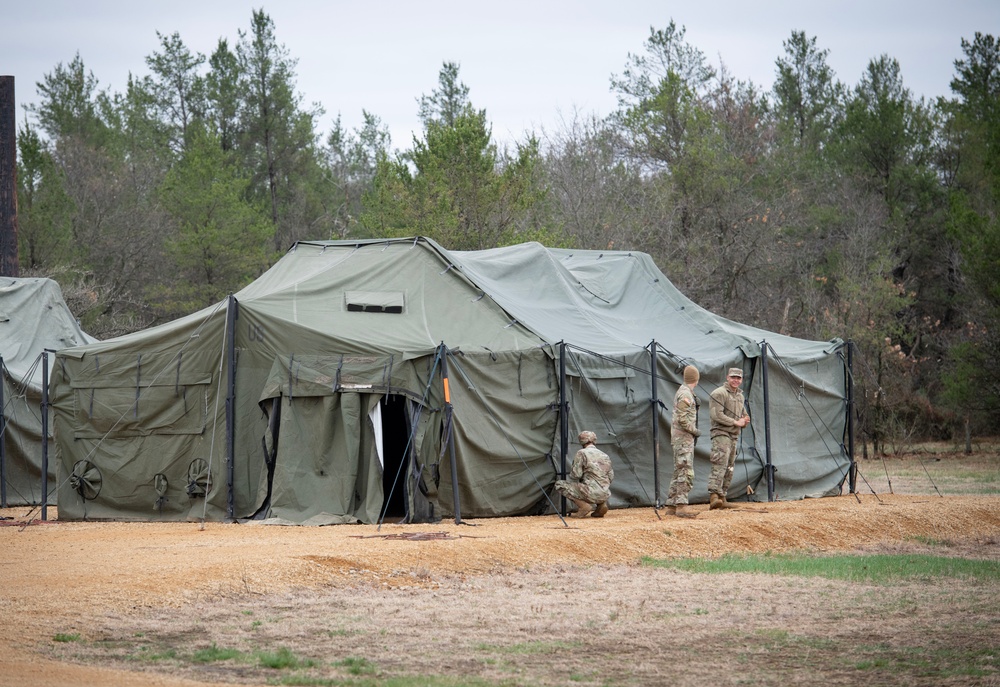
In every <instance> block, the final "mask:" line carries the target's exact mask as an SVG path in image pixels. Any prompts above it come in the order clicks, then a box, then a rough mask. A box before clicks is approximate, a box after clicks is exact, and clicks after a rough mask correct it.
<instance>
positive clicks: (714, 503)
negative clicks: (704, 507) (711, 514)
mask: <svg viewBox="0 0 1000 687" xmlns="http://www.w3.org/2000/svg"><path fill="white" fill-rule="evenodd" d="M722 504H723V500H722V497H721V496H719V495H718V494H715V493H713V494H712V495H711V496H710V497H709V499H708V509H709V510H715V509H716V508H722V507H723V505H722Z"/></svg>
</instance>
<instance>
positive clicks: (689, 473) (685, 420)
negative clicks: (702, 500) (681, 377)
mask: <svg viewBox="0 0 1000 687" xmlns="http://www.w3.org/2000/svg"><path fill="white" fill-rule="evenodd" d="M700 434H701V432H700V431H699V429H698V399H696V398H695V396H694V393H693V392H692V391H691V388H690V387H689V386H688V385H687V384H681V387H680V388H679V389H678V390H677V393H676V394H674V419H673V421H672V422H671V424H670V447H671V448H672V449H673V451H674V477H673V480H672V481H671V482H670V491H669V492H667V505H668V506H686V505H687V504H688V493H689V492H690V491H691V485H692V484H694V445H695V442H696V441H697V437H698V436H699V435H700Z"/></svg>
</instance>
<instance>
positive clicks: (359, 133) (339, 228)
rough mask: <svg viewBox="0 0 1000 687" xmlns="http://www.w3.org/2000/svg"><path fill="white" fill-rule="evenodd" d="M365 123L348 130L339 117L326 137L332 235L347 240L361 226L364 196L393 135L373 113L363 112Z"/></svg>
mask: <svg viewBox="0 0 1000 687" xmlns="http://www.w3.org/2000/svg"><path fill="white" fill-rule="evenodd" d="M362 116H363V118H364V124H363V126H362V127H361V128H360V129H355V130H354V131H353V132H347V131H345V130H344V128H343V126H342V125H341V121H340V117H339V116H338V117H337V119H336V120H335V121H334V124H333V128H332V129H331V131H330V134H329V136H328V137H327V147H326V151H325V153H326V163H325V169H326V170H327V171H326V173H327V179H328V186H329V188H331V189H334V192H333V193H331V194H329V195H328V196H327V203H328V205H327V207H326V214H327V215H328V216H329V217H331V218H333V219H332V221H333V231H332V232H331V235H332V236H333V237H336V238H340V239H345V238H347V237H349V236H351V235H353V234H355V233H356V232H358V230H359V228H360V217H361V213H362V211H363V205H362V195H363V194H364V193H365V191H367V190H368V189H369V188H371V185H372V182H373V181H374V179H375V173H376V169H377V166H378V160H379V159H380V158H384V157H386V156H387V155H388V151H389V146H390V143H391V138H390V136H389V130H388V128H387V127H386V126H385V125H384V124H383V123H382V121H381V120H380V119H379V118H378V117H377V116H376V115H373V114H371V113H370V112H366V111H363V112H362Z"/></svg>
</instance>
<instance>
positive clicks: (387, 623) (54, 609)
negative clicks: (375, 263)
mask: <svg viewBox="0 0 1000 687" xmlns="http://www.w3.org/2000/svg"><path fill="white" fill-rule="evenodd" d="M938 458H940V460H938ZM894 461H895V462H894ZM876 467H877V470H873V469H872V468H876ZM861 472H862V475H863V476H864V477H865V479H864V480H861V481H859V492H861V495H859V497H854V496H842V497H838V498H830V499H817V500H808V501H798V502H786V503H773V504H766V503H760V504H748V505H747V506H745V507H744V508H742V509H740V510H733V511H707V510H704V508H705V507H704V506H702V507H699V508H700V513H699V516H698V518H696V519H694V520H681V519H678V518H668V517H666V516H664V517H663V518H662V519H660V518H658V517H657V515H656V514H655V513H654V512H653V511H652V510H651V509H636V510H628V511H612V512H611V513H610V514H609V515H608V516H607V517H606V518H604V519H602V520H590V519H587V520H583V521H576V520H569V521H567V522H566V525H568V527H567V526H565V525H564V524H563V523H562V522H561V521H560V520H559V519H558V518H556V517H554V516H551V517H539V518H502V519H495V520H484V521H477V522H473V523H470V525H469V526H467V527H465V526H456V525H454V523H451V522H448V521H446V522H444V523H441V524H440V525H437V526H428V525H386V526H383V527H382V528H381V529H379V528H376V527H374V526H357V527H351V526H339V527H329V528H278V527H263V526H251V525H224V524H212V523H210V524H208V525H207V526H206V527H205V528H204V529H202V528H200V527H199V526H198V525H197V524H193V523H192V524H173V525H170V524H124V523H58V522H57V523H50V524H33V525H25V524H23V523H22V524H21V525H20V526H15V527H2V528H0V548H2V550H3V551H4V552H5V556H4V561H3V563H2V565H3V566H4V567H3V570H4V579H5V583H4V587H3V591H0V627H2V628H3V630H2V636H0V686H3V687H6V686H7V685H24V684H42V685H71V684H72V685H74V686H75V687H80V686H84V687H87V686H91V685H93V686H96V685H112V684H113V685H125V686H126V687H138V686H139V685H150V684H156V685H163V686H165V687H180V686H181V685H210V684H243V685H263V684H302V685H340V684H344V685H400V686H404V685H408V686H414V685H465V684H480V685H567V684H572V685H623V686H625V685H629V686H631V685H663V684H668V683H669V684H674V685H695V684H698V685H703V684H705V683H706V682H711V683H713V684H720V685H735V684H748V685H777V684H816V683H826V684H851V685H853V684H859V683H863V682H872V683H879V684H886V685H969V684H980V685H1000V659H998V658H997V657H998V655H1000V639H998V637H1000V620H998V618H1000V589H998V585H997V584H996V583H983V582H981V581H980V582H977V581H975V580H968V579H963V578H954V579H951V578H949V579H948V580H947V582H946V583H942V582H941V581H940V580H937V581H935V580H928V579H908V580H906V581H905V582H898V583H894V584H892V585H884V584H869V583H849V582H842V581H836V580H825V579H817V578H799V577H789V576H778V577H775V576H769V575H762V574H748V573H723V574H704V573H687V572H681V571H678V570H673V569H665V568H656V567H651V566H645V565H642V564H641V563H640V561H641V559H642V558H643V557H644V556H649V557H653V558H669V557H702V556H707V557H717V556H721V555H723V554H726V553H761V554H764V553H767V552H774V553H777V552H800V553H802V552H805V553H809V554H831V553H843V552H851V551H865V552H868V553H871V552H886V553H893V554H903V555H908V554H910V553H917V552H919V553H931V554H934V555H939V556H962V557H971V558H978V559H985V560H987V561H990V563H989V564H990V565H998V564H1000V496H998V495H997V494H998V492H1000V486H998V483H997V479H998V477H1000V456H998V454H997V453H992V454H990V455H988V456H986V457H983V456H973V457H972V458H971V459H969V458H967V457H964V456H963V455H962V454H960V453H957V454H956V453H951V452H941V451H937V452H934V454H933V456H929V455H926V454H924V455H921V456H920V457H919V459H917V458H915V457H912V456H910V457H901V458H893V459H887V460H886V462H885V463H883V462H882V461H867V462H866V463H862V465H861ZM878 472H887V473H888V477H887V478H886V479H885V482H883V483H881V484H878V486H876V484H877V482H876V480H877V477H876V476H875V475H877V474H878ZM873 473H874V474H873ZM889 482H891V484H892V492H893V493H889V489H888V488H887V486H888V483H889ZM991 484H992V485H993V486H992V491H989V490H990V486H989V485H991ZM980 489H982V490H983V491H979V490H980ZM872 491H874V494H873V493H872ZM938 492H941V493H943V494H944V496H943V497H942V496H938ZM979 493H986V494H987V495H985V496H977V495H975V494H979ZM953 494H954V495H953ZM3 514H4V515H14V516H18V517H20V516H23V513H20V514H18V513H11V512H10V511H7V512H4V513H3ZM36 516H37V514H36ZM54 638H58V639H59V640H63V641H54ZM199 652H201V653H199ZM227 652H228V653H227ZM227 655H229V657H228V658H226V656H227ZM199 659H212V660H204V661H202V660H199ZM267 664H272V665H273V664H279V665H283V666H284V667H267Z"/></svg>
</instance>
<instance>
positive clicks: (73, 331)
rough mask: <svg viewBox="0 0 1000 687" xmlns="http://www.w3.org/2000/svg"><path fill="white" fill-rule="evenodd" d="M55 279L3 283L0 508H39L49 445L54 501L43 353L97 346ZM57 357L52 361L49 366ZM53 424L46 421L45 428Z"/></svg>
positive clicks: (52, 491) (51, 477)
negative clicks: (45, 450) (44, 411)
mask: <svg viewBox="0 0 1000 687" xmlns="http://www.w3.org/2000/svg"><path fill="white" fill-rule="evenodd" d="M94 341H96V339H95V338H94V337H92V336H89V335H88V334H86V333H85V332H84V331H83V330H82V329H81V328H80V325H79V323H78V322H77V321H76V318H75V317H74V316H73V314H72V313H71V312H70V310H69V308H68V307H67V306H66V302H65V301H64V300H63V296H62V290H61V289H60V288H59V285H58V284H57V283H56V282H54V281H52V280H51V279H42V278H37V279H36V278H17V277H2V278H0V358H2V365H0V370H2V377H3V387H2V389H0V391H2V393H3V400H2V403H0V407H2V409H3V410H2V413H3V414H2V417H0V433H2V439H3V441H2V444H0V506H2V507H7V506H24V505H38V504H41V503H42V502H43V499H42V463H43V455H42V453H43V441H42V436H43V434H45V436H46V439H45V442H44V446H45V447H46V448H48V449H50V451H51V453H50V459H49V460H48V464H47V466H46V467H47V470H46V472H47V489H48V491H49V497H50V499H51V500H52V502H53V503H54V502H55V486H56V471H55V467H56V461H55V444H54V443H53V441H52V429H51V427H45V428H44V429H43V416H42V393H43V379H44V377H43V368H45V367H46V362H45V361H43V360H42V353H43V352H44V351H53V352H54V351H56V350H58V349H61V348H68V347H71V346H79V345H82V344H87V343H92V342H94ZM52 360H54V358H51V357H50V358H49V362H51V361H52ZM45 424H46V425H47V424H48V423H47V422H46V423H45Z"/></svg>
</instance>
